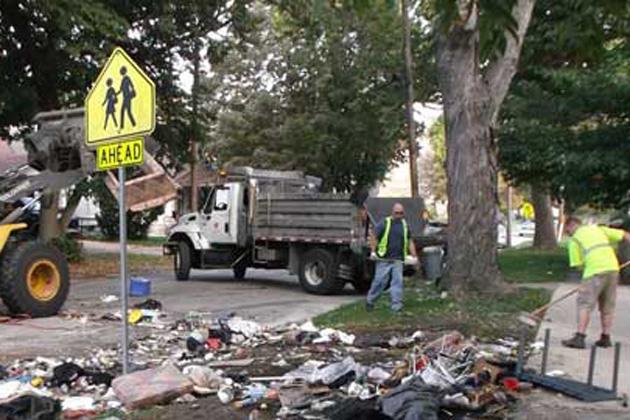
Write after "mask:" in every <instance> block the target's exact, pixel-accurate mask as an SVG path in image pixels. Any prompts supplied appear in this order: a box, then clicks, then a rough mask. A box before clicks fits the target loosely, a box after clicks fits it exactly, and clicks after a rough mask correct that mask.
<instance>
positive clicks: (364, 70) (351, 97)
mask: <svg viewBox="0 0 630 420" xmlns="http://www.w3.org/2000/svg"><path fill="white" fill-rule="evenodd" d="M277 3H278V5H276V6H274V7H272V8H271V9H263V10H262V11H261V13H262V14H263V15H265V14H266V16H267V18H266V21H265V23H264V25H263V28H262V30H261V32H259V33H258V36H259V39H258V40H257V42H256V43H253V44H252V45H250V46H248V47H247V48H246V49H245V50H244V52H242V53H241V52H240V51H239V55H236V54H234V55H232V56H231V57H228V60H227V64H226V66H224V68H223V70H222V71H223V75H224V76H223V77H224V78H225V79H227V83H228V86H231V89H230V91H229V93H228V94H226V95H224V97H226V98H228V97H229V100H228V108H227V109H226V110H225V111H224V112H222V113H221V115H220V118H219V126H218V133H217V141H218V143H217V146H216V153H217V154H218V156H219V158H220V160H221V162H223V163H231V164H247V165H252V166H258V167H264V168H276V169H298V170H303V171H304V172H306V173H309V174H312V175H317V176H321V177H322V178H323V179H324V188H325V189H328V190H331V189H335V190H337V191H350V190H353V189H355V188H359V187H362V186H370V185H373V184H374V183H375V182H376V181H377V180H379V179H382V178H383V176H384V175H385V173H386V172H387V170H388V169H389V167H390V165H391V163H392V161H393V160H395V159H401V158H402V154H401V152H402V146H403V144H402V143H401V141H402V139H403V138H404V107H403V105H404V89H403V88H404V86H403V83H402V75H401V72H402V64H403V61H402V60H403V57H402V53H401V48H402V35H403V34H402V20H401V19H402V18H401V16H400V14H399V13H398V11H397V10H396V9H395V8H392V7H391V5H390V4H389V2H387V1H371V2H370V7H354V6H355V5H353V4H352V3H351V2H331V3H328V2H318V1H302V2H293V1H291V2H282V1H280V2H277ZM358 3H360V2H358ZM392 28H399V30H393V29H392ZM416 35H417V34H416ZM234 70H236V71H234ZM239 86H240V88H239ZM420 91H421V94H423V93H422V92H423V90H422V89H420Z"/></svg>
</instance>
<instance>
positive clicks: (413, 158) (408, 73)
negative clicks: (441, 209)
mask: <svg viewBox="0 0 630 420" xmlns="http://www.w3.org/2000/svg"><path fill="white" fill-rule="evenodd" d="M407 3H408V1H407V0H401V6H402V14H403V26H404V32H405V40H404V50H405V91H406V95H407V101H406V110H407V132H408V137H409V172H410V177H411V196H412V197H414V198H415V197H418V196H419V194H418V168H417V163H418V162H417V157H418V153H417V150H416V121H415V119H414V112H413V101H414V94H413V71H412V62H411V29H410V26H409V10H408V4H407Z"/></svg>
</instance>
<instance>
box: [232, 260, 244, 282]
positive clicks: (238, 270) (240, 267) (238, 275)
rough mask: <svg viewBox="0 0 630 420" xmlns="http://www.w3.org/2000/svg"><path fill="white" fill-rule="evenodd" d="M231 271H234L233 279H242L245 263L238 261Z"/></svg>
mask: <svg viewBox="0 0 630 420" xmlns="http://www.w3.org/2000/svg"><path fill="white" fill-rule="evenodd" d="M232 271H233V272H234V279H236V280H244V279H245V273H247V265H245V264H242V263H239V264H237V265H236V266H235V267H234V268H233V269H232Z"/></svg>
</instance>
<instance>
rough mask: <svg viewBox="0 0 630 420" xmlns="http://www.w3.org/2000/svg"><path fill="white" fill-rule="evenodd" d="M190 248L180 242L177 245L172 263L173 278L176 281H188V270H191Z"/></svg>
mask: <svg viewBox="0 0 630 420" xmlns="http://www.w3.org/2000/svg"><path fill="white" fill-rule="evenodd" d="M190 254H191V252H190V246H189V245H188V244H187V243H186V242H184V241H180V242H178V243H177V250H176V252H175V258H174V259H173V262H174V264H175V278H176V279H177V281H186V280H188V279H190V269H191V268H192V262H191V255H190Z"/></svg>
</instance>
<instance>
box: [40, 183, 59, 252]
mask: <svg viewBox="0 0 630 420" xmlns="http://www.w3.org/2000/svg"><path fill="white" fill-rule="evenodd" d="M41 205H42V210H41V214H40V216H39V239H40V240H41V241H42V242H48V241H50V240H51V239H53V238H55V237H57V236H59V234H60V233H61V229H60V226H59V221H58V218H57V217H58V211H59V192H58V191H55V192H46V193H44V194H43V196H42V199H41Z"/></svg>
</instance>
